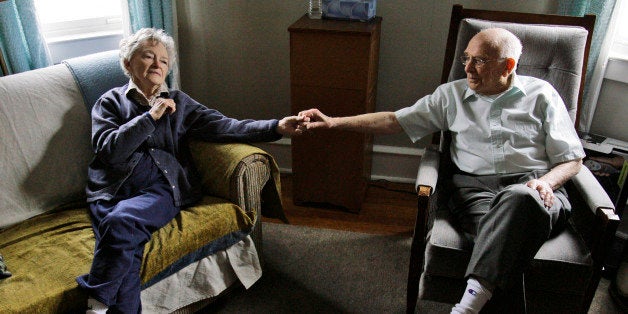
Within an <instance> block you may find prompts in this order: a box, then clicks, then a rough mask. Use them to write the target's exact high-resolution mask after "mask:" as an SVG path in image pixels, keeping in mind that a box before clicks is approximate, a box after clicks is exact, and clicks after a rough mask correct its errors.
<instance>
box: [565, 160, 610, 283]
mask: <svg viewBox="0 0 628 314" xmlns="http://www.w3.org/2000/svg"><path fill="white" fill-rule="evenodd" d="M570 181H571V182H569V183H571V187H572V188H573V189H574V190H575V191H574V192H575V195H573V196H574V197H573V199H572V194H570V201H571V202H572V206H576V205H584V206H578V207H580V208H581V207H586V208H582V209H583V211H581V212H580V211H578V212H573V209H572V219H571V221H572V223H573V225H574V227H575V228H576V230H577V231H578V232H579V233H580V235H581V236H582V238H583V239H584V240H585V242H586V244H587V246H588V247H589V249H590V250H591V258H592V259H593V260H594V263H595V264H596V265H598V267H599V268H600V269H601V267H602V263H603V262H604V261H605V259H606V256H607V253H608V249H609V248H610V247H611V243H612V242H613V238H614V235H615V230H616V229H617V226H618V225H619V216H617V214H615V206H614V204H613V202H612V201H611V199H610V197H608V194H607V193H606V191H605V190H604V188H602V186H601V185H600V183H599V182H598V181H597V179H596V178H595V176H593V174H592V173H591V171H590V170H589V169H588V168H587V167H581V169H580V172H579V173H578V174H576V175H575V176H574V177H573V178H571V180H570ZM574 202H576V203H574ZM578 202H579V203H580V204H577V203H578ZM574 208H575V207H574ZM596 276H599V274H597V275H596Z"/></svg>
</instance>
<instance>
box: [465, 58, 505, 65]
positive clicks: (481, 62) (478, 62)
mask: <svg viewBox="0 0 628 314" xmlns="http://www.w3.org/2000/svg"><path fill="white" fill-rule="evenodd" d="M505 59H506V58H499V59H491V60H486V59H482V58H478V57H469V56H460V62H462V65H464V66H466V65H467V64H468V63H469V62H471V63H473V64H474V65H475V66H476V67H478V68H481V67H482V66H484V65H485V64H486V63H488V62H491V61H501V60H505Z"/></svg>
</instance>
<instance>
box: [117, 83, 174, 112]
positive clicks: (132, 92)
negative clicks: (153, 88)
mask: <svg viewBox="0 0 628 314" xmlns="http://www.w3.org/2000/svg"><path fill="white" fill-rule="evenodd" d="M124 93H125V95H127V97H131V98H132V99H134V100H136V101H137V102H139V103H140V104H142V105H144V106H152V104H153V102H154V100H155V99H156V98H158V97H167V96H168V95H169V94H170V91H168V85H166V83H163V84H161V86H160V87H159V89H158V90H157V92H156V93H155V94H154V95H152V96H151V97H150V98H149V97H146V95H144V93H143V92H142V90H141V89H140V88H139V87H138V86H137V84H135V82H133V80H131V79H130V80H129V86H128V87H127V89H126V91H125V92H124Z"/></svg>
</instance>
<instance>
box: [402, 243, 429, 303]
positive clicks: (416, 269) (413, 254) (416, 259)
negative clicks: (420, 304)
mask: <svg viewBox="0 0 628 314" xmlns="http://www.w3.org/2000/svg"><path fill="white" fill-rule="evenodd" d="M422 242H423V241H417V239H416V237H415V238H414V239H413V240H412V247H411V248H410V267H409V271H408V288H407V295H406V313H407V314H411V313H414V312H415V309H416V305H417V300H418V298H419V281H420V276H421V268H422V265H423V253H424V248H425V247H424V246H423V243H422Z"/></svg>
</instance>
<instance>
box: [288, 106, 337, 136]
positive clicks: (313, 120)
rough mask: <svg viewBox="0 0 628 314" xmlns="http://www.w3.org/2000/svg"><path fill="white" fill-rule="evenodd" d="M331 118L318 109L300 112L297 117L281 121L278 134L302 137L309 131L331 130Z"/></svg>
mask: <svg viewBox="0 0 628 314" xmlns="http://www.w3.org/2000/svg"><path fill="white" fill-rule="evenodd" d="M330 127H331V118H330V117H328V116H326V115H324V114H323V113H322V112H320V111H319V110H318V109H309V110H305V111H301V112H299V114H298V115H296V116H290V117H285V118H283V119H281V120H279V124H278V125H277V133H279V134H281V135H301V134H303V133H305V132H307V131H308V130H311V129H317V128H330Z"/></svg>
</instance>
